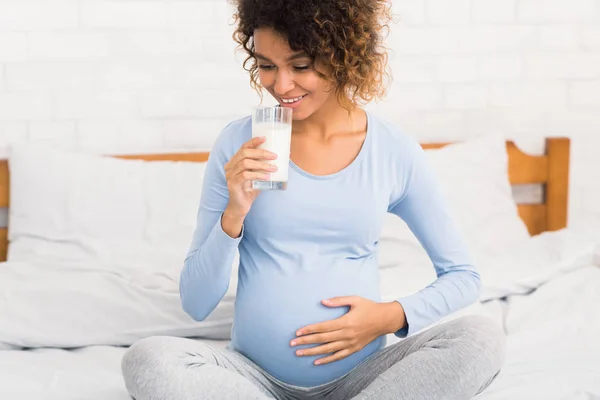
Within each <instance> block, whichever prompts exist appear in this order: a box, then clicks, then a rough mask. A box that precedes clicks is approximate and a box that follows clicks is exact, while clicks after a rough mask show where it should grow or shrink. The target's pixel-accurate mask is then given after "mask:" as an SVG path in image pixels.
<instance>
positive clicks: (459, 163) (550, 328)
mask: <svg viewBox="0 0 600 400" xmlns="http://www.w3.org/2000/svg"><path fill="white" fill-rule="evenodd" d="M545 144H546V146H545V153H544V154H541V155H529V154H525V153H523V152H522V151H521V150H520V149H519V148H518V146H516V145H515V143H513V142H511V141H505V140H504V139H502V140H501V141H500V139H499V138H495V139H490V140H489V141H485V140H483V141H479V142H478V141H470V142H469V143H464V144H463V143H452V144H448V143H444V144H424V145H423V147H424V148H425V149H426V151H427V153H428V154H431V161H432V165H433V166H434V168H436V170H437V172H438V173H439V174H440V175H441V179H440V180H441V181H442V186H444V185H447V187H448V188H449V187H454V188H456V187H457V185H459V186H460V185H462V186H460V187H461V188H462V189H463V192H464V193H469V196H468V197H460V198H459V197H456V198H454V197H453V196H456V195H453V194H452V193H450V190H448V193H447V194H448V196H449V198H450V202H451V203H452V204H453V206H454V207H455V208H454V211H455V212H456V214H457V218H460V219H461V221H465V222H464V225H463V227H462V228H463V229H464V232H465V235H466V237H467V239H468V241H469V244H470V245H471V246H472V248H473V251H474V257H475V259H476V261H477V265H478V267H480V269H481V273H482V277H483V279H484V282H486V285H485V290H484V291H483V293H482V297H481V299H480V301H479V302H477V303H476V304H474V305H473V307H469V308H468V309H465V310H461V311H460V312H459V313H457V314H456V315H452V316H449V317H448V318H455V317H458V316H460V315H465V314H479V315H485V316H487V317H489V318H491V319H493V320H494V321H495V322H496V323H498V324H499V326H501V327H502V328H503V329H504V331H505V332H506V334H507V338H508V353H507V358H506V363H505V367H504V368H503V370H502V371H501V373H500V375H499V376H498V377H497V379H496V380H495V381H494V382H493V383H492V385H491V386H490V387H489V388H488V389H487V390H486V391H485V392H484V393H482V394H480V395H479V396H477V398H478V399H481V400H494V399H534V398H543V399H599V398H600V363H599V362H598V359H599V358H600V341H598V340H597V338H599V337H600V268H598V255H599V254H598V246H597V243H596V241H595V239H594V238H593V237H592V236H591V235H590V234H589V233H588V232H576V231H573V230H571V229H569V228H567V220H568V218H567V206H568V181H569V145H570V142H569V139H568V138H548V139H547V140H546V142H545ZM208 156H209V154H208V153H206V152H197V153H178V154H135V155H116V156H111V157H101V156H93V155H83V154H71V153H67V152H63V151H61V150H55V149H49V148H44V147H41V146H31V145H22V148H15V149H14V150H13V152H12V153H11V156H10V158H9V160H6V161H2V162H0V206H1V207H10V208H9V229H2V230H0V257H1V261H2V264H1V265H0V293H1V294H2V298H1V299H0V398H3V399H15V400H29V399H52V400H54V399H61V400H67V399H78V400H82V399H89V400H96V399H104V400H108V399H111V400H112V399H114V400H119V399H123V400H125V399H128V398H129V397H128V395H127V393H126V391H125V388H124V386H123V383H122V380H121V375H120V360H121V356H122V355H123V353H124V351H125V350H126V348H127V346H128V345H130V344H131V343H132V342H134V341H135V340H137V339H139V338H141V337H145V336H149V335H154V334H169V335H178V336H188V337H195V338H197V340H204V341H209V342H210V343H212V344H213V345H215V346H220V347H224V346H225V345H226V344H227V343H228V342H227V334H228V331H229V329H230V327H231V321H232V304H233V301H234V299H235V286H236V282H237V281H236V279H237V274H236V273H235V268H236V266H235V265H233V266H232V268H233V271H234V273H232V280H231V282H230V289H229V290H228V293H227V294H226V295H225V297H224V299H223V301H222V302H221V304H220V305H219V307H218V308H217V310H215V312H214V313H213V314H211V316H210V317H209V318H208V319H207V320H206V321H204V322H202V323H197V322H195V321H191V320H189V319H188V318H187V316H186V315H184V314H183V313H182V312H181V310H179V308H178V307H179V302H178V299H177V272H178V268H179V267H180V265H181V261H182V257H183V255H184V254H185V251H186V250H187V245H188V243H189V239H190V234H191V232H192V230H193V228H194V224H195V222H196V221H195V213H196V209H195V207H196V205H197V201H198V198H199V196H200V193H201V190H200V188H201V185H200V184H199V182H200V181H201V175H202V173H203V171H204V170H203V165H204V163H205V161H206V160H207V159H208ZM9 182H10V188H9ZM190 182H198V184H197V185H193V184H192V185H190ZM522 184H536V185H542V187H543V194H544V196H543V200H542V202H540V203H538V204H518V205H517V204H514V202H513V201H512V193H511V187H512V186H514V185H522ZM190 186H191V187H192V188H190ZM500 197H502V199H499V198H500ZM182 199H185V201H184V200H182ZM490 199H491V200H490ZM9 203H10V204H9ZM107 204H110V207H106V205H107ZM106 208H111V210H110V212H108V211H105V209H106ZM90 209H93V210H98V211H97V212H95V213H93V215H92V214H90V213H89V210H90ZM123 241H126V242H127V244H128V245H127V246H123ZM9 243H10V244H9ZM380 245H381V253H380V266H381V275H382V279H381V281H382V293H383V298H384V299H386V298H389V299H392V298H395V297H397V295H398V293H399V292H410V291H414V290H418V289H419V288H420V287H422V286H423V285H424V284H427V283H428V282H430V281H431V279H432V278H433V277H432V269H431V268H430V265H429V264H430V263H429V261H428V260H427V258H426V255H424V254H423V252H422V250H421V249H420V247H419V246H418V242H417V241H416V239H415V238H414V237H412V236H411V235H410V232H407V229H406V227H405V226H403V224H402V222H401V221H399V220H397V219H390V220H389V221H386V225H385V227H384V229H383V231H382V238H381V243H380ZM140 254H143V255H145V256H146V257H142V258H143V259H142V261H140V256H139V255H140ZM415 271H416V272H415ZM407 276H409V277H410V278H405V277H407ZM107 294H108V295H107ZM389 339H390V342H389V344H391V343H393V341H394V340H398V339H397V338H396V339H395V338H393V337H390V338H389Z"/></svg>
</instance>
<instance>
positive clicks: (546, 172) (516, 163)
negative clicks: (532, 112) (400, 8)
mask: <svg viewBox="0 0 600 400" xmlns="http://www.w3.org/2000/svg"><path fill="white" fill-rule="evenodd" d="M545 144H546V146H545V147H546V148H545V154H543V155H529V154H525V153H523V152H522V151H521V150H520V149H519V148H518V147H517V146H516V145H515V144H514V143H513V142H511V141H508V142H507V143H506V145H507V151H508V157H509V171H508V172H509V177H510V181H511V183H512V184H513V185H521V184H541V185H543V188H544V191H543V193H544V199H543V201H542V203H539V204H519V205H518V207H519V214H520V216H521V218H522V219H523V221H524V222H525V224H526V225H527V227H528V229H529V233H530V234H532V235H536V234H538V233H541V232H544V231H554V230H558V229H561V228H564V227H566V226H567V208H568V194H569V154H570V140H569V139H568V138H548V139H546V143H545ZM446 145H448V143H427V144H423V148H425V149H432V148H440V147H443V146H446ZM115 157H118V158H124V159H138V160H146V161H161V160H171V161H189V162H202V161H206V160H207V158H208V153H167V154H141V155H118V156H115ZM0 207H9V170H8V163H7V161H6V160H0ZM7 250H8V240H7V228H0V261H5V260H6V254H7Z"/></svg>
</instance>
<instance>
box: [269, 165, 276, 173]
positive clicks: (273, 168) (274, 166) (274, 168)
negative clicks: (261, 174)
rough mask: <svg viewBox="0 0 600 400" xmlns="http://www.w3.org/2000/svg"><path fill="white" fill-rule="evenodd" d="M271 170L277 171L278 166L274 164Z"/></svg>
mask: <svg viewBox="0 0 600 400" xmlns="http://www.w3.org/2000/svg"><path fill="white" fill-rule="evenodd" d="M269 171H273V172H275V171H277V166H276V165H273V166H272V167H269Z"/></svg>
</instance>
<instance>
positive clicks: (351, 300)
mask: <svg viewBox="0 0 600 400" xmlns="http://www.w3.org/2000/svg"><path fill="white" fill-rule="evenodd" d="M359 301H360V297H358V296H340V297H333V298H331V299H325V300H323V301H322V303H323V304H324V305H326V306H327V307H342V306H351V307H352V306H355V305H356V304H358V302H359Z"/></svg>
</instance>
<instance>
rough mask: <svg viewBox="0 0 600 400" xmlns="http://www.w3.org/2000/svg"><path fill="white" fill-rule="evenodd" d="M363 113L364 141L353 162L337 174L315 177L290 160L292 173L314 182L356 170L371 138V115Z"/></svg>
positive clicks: (366, 112)
mask: <svg viewBox="0 0 600 400" xmlns="http://www.w3.org/2000/svg"><path fill="white" fill-rule="evenodd" d="M363 111H364V112H365V115H366V116H367V133H366V135H365V139H364V140H363V143H362V146H361V147H360V150H359V151H358V154H357V155H356V157H354V160H352V162H351V163H350V164H348V165H347V166H345V167H344V168H342V169H341V170H339V171H337V172H334V173H331V174H327V175H315V174H311V173H310V172H307V171H305V170H303V169H302V168H300V167H299V166H298V165H296V163H295V162H293V161H292V159H291V158H290V166H291V167H292V169H294V171H296V172H297V173H299V174H300V175H303V176H305V177H307V178H310V179H315V180H325V179H333V178H336V177H338V176H340V175H342V174H345V173H347V172H349V171H350V170H352V169H353V168H356V166H357V165H358V164H360V162H361V160H362V159H363V158H364V157H365V153H366V152H367V151H368V147H369V145H370V143H371V136H372V132H371V128H372V124H371V115H370V114H369V112H368V111H366V110H363Z"/></svg>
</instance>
